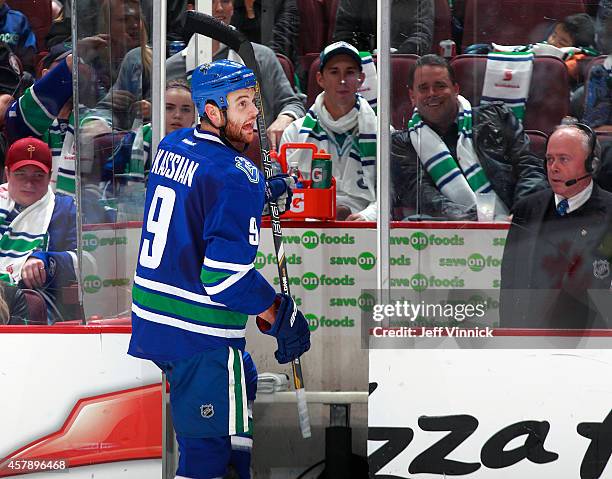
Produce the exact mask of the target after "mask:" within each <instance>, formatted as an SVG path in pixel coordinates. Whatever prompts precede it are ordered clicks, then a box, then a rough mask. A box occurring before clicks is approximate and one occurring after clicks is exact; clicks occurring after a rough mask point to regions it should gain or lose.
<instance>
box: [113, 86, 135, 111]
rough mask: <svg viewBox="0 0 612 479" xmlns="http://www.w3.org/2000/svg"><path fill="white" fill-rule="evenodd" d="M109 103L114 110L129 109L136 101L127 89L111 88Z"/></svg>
mask: <svg viewBox="0 0 612 479" xmlns="http://www.w3.org/2000/svg"><path fill="white" fill-rule="evenodd" d="M110 94H111V103H112V106H113V110H115V111H129V110H130V108H132V105H133V104H134V103H135V102H136V97H135V96H134V94H133V93H130V92H129V91H127V90H111V92H110Z"/></svg>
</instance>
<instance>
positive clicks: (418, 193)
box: [391, 103, 548, 220]
mask: <svg viewBox="0 0 612 479" xmlns="http://www.w3.org/2000/svg"><path fill="white" fill-rule="evenodd" d="M472 115H473V116H472V118H473V142H474V147H475V149H476V154H477V155H478V159H479V160H480V165H481V166H482V169H483V170H484V172H485V173H486V175H487V177H488V179H489V181H490V182H491V186H492V187H493V190H494V191H495V193H496V194H497V195H498V196H499V198H500V199H501V200H502V201H503V202H504V204H505V205H506V206H507V207H508V209H509V210H511V209H512V207H513V206H514V204H515V203H516V202H517V201H518V200H519V199H521V198H523V197H524V196H526V195H527V194H529V193H533V192H534V191H537V190H540V189H543V188H546V187H547V185H548V183H547V182H546V175H545V173H544V168H543V162H542V160H540V159H538V158H537V157H536V156H535V155H534V154H533V153H531V151H530V150H529V137H528V136H527V135H526V134H525V131H524V130H523V126H522V125H521V123H520V122H519V121H518V120H517V118H516V117H515V116H514V114H513V113H512V112H511V111H510V110H509V109H508V108H506V107H505V106H504V105H503V104H501V103H491V104H487V105H482V106H479V107H476V108H474V109H473V110H472ZM391 179H392V182H393V191H394V194H393V206H394V211H395V213H394V216H395V218H396V219H400V220H401V219H404V218H405V217H406V216H410V215H414V214H417V215H428V216H433V217H442V218H446V219H450V220H476V219H477V214H476V208H475V207H472V208H468V207H466V206H464V205H461V204H457V203H454V202H452V201H451V200H449V199H448V198H446V196H444V195H443V194H442V193H441V192H440V191H439V190H438V188H437V187H436V185H435V183H434V181H433V179H432V178H431V177H430V176H429V174H428V173H427V171H426V170H425V169H424V168H423V167H422V165H421V162H420V161H419V159H418V157H417V154H416V151H415V150H414V148H413V146H412V143H411V141H410V133H409V132H408V130H407V129H406V130H402V131H400V132H397V133H395V134H393V137H392V150H391Z"/></svg>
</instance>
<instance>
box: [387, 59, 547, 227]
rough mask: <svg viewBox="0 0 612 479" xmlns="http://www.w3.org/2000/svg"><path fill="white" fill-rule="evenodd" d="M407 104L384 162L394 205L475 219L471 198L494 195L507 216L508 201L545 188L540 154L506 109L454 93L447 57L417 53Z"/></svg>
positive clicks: (500, 214) (499, 212) (407, 211)
mask: <svg viewBox="0 0 612 479" xmlns="http://www.w3.org/2000/svg"><path fill="white" fill-rule="evenodd" d="M408 88H409V89H410V97H411V100H412V104H413V105H415V109H414V112H413V115H412V119H411V120H410V122H409V123H408V128H407V129H405V130H403V131H400V132H398V133H396V134H394V135H393V141H392V152H391V167H392V176H391V178H392V180H393V187H394V192H395V197H394V200H395V204H394V206H395V207H396V209H397V210H403V213H402V215H401V217H399V218H397V219H403V218H404V217H406V216H410V215H414V214H417V215H419V216H420V217H421V218H422V217H423V216H431V217H442V218H447V219H451V220H476V219H477V210H476V206H477V202H478V201H480V200H481V199H482V200H484V197H483V194H487V195H488V197H489V198H488V200H491V201H494V204H495V207H494V215H495V216H496V217H497V218H498V219H507V217H508V214H509V213H510V211H511V209H512V207H513V206H514V203H515V202H516V201H517V200H519V199H520V198H522V197H524V196H525V195H527V194H529V193H532V192H534V191H537V190H538V189H542V188H545V187H546V177H545V176H544V169H543V165H542V161H541V160H539V159H538V158H537V157H536V156H535V155H533V154H532V153H531V152H530V150H529V138H528V137H527V135H526V134H525V131H524V130H523V126H522V125H521V123H520V122H519V120H518V119H517V118H516V116H514V114H513V113H512V111H511V110H509V109H508V108H506V107H505V106H504V105H503V104H502V103H498V102H493V103H489V104H486V105H481V106H478V107H476V108H473V109H472V105H470V103H469V101H468V100H466V99H465V98H464V97H463V96H461V95H460V94H459V84H458V83H457V82H456V80H455V74H454V71H453V69H452V67H451V66H450V65H449V64H448V62H447V61H446V60H445V59H444V58H442V57H439V56H437V55H425V56H423V57H421V58H420V59H419V60H417V62H416V64H415V67H414V69H413V70H412V71H411V73H410V76H409V78H408Z"/></svg>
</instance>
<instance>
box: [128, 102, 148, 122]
mask: <svg viewBox="0 0 612 479" xmlns="http://www.w3.org/2000/svg"><path fill="white" fill-rule="evenodd" d="M131 109H132V112H133V113H135V114H136V115H137V116H141V117H142V119H143V120H150V119H151V102H149V101H147V100H139V101H137V102H135V103H134V104H132V107H131Z"/></svg>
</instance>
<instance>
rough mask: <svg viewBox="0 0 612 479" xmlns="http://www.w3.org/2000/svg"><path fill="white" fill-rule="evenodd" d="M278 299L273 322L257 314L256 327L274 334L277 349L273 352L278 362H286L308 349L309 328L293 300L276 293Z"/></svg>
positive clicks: (266, 332) (265, 332)
mask: <svg viewBox="0 0 612 479" xmlns="http://www.w3.org/2000/svg"><path fill="white" fill-rule="evenodd" d="M276 301H277V302H279V301H280V305H279V307H278V311H277V312H276V319H275V321H274V324H270V323H268V322H267V321H265V320H264V319H263V318H260V317H259V316H257V319H256V321H257V327H258V328H259V330H260V331H261V332H262V333H264V334H269V335H270V336H274V337H275V338H276V341H277V343H278V350H277V351H276V352H275V353H274V356H275V357H276V360H277V361H278V362H279V363H280V364H284V363H288V362H291V361H293V360H294V359H296V358H298V357H300V356H301V355H302V354H303V353H305V352H306V351H308V350H309V349H310V330H309V329H308V322H307V321H306V318H304V315H303V314H302V313H301V312H300V310H299V309H297V306H296V305H295V301H293V298H292V297H291V296H288V295H286V294H278V295H276Z"/></svg>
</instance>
